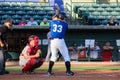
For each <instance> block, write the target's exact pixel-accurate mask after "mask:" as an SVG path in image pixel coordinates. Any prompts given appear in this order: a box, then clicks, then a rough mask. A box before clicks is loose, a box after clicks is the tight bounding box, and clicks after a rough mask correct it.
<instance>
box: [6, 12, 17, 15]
mask: <svg viewBox="0 0 120 80" xmlns="http://www.w3.org/2000/svg"><path fill="white" fill-rule="evenodd" d="M5 14H7V15H14V14H15V11H6V12H5Z"/></svg>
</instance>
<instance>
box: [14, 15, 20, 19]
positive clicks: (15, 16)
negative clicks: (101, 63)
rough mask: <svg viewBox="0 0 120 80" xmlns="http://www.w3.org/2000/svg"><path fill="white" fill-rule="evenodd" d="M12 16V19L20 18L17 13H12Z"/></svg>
mask: <svg viewBox="0 0 120 80" xmlns="http://www.w3.org/2000/svg"><path fill="white" fill-rule="evenodd" d="M12 18H13V19H19V20H20V19H21V16H19V15H13V16H12Z"/></svg>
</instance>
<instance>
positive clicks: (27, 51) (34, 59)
mask: <svg viewBox="0 0 120 80" xmlns="http://www.w3.org/2000/svg"><path fill="white" fill-rule="evenodd" d="M38 41H39V37H38V36H36V35H31V36H29V38H28V44H27V45H26V46H25V48H24V49H23V50H22V53H21V54H20V60H19V64H20V66H22V67H23V69H22V72H23V73H34V72H33V70H34V69H36V68H38V67H40V66H41V65H42V64H43V59H42V58H40V56H41V50H40V49H39V47H38Z"/></svg>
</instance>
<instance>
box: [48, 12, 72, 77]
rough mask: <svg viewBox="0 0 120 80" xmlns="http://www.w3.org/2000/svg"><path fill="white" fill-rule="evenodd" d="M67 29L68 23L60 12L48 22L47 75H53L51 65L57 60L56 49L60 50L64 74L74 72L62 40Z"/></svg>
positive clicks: (69, 74)
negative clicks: (49, 52)
mask: <svg viewBox="0 0 120 80" xmlns="http://www.w3.org/2000/svg"><path fill="white" fill-rule="evenodd" d="M67 29H68V24H67V23H66V22H65V21H64V15H63V14H62V13H59V14H58V17H57V20H52V21H51V22H50V31H51V38H52V39H51V44H50V46H51V52H52V56H51V59H50V62H49V68H48V75H53V72H52V67H53V65H54V62H55V61H56V60H57V55H58V50H59V51H60V53H61V54H62V56H63V58H64V60H65V65H66V75H67V76H72V75H74V73H73V72H72V71H71V64H70V57H69V54H68V49H67V47H66V44H65V41H64V37H65V33H66V30H67Z"/></svg>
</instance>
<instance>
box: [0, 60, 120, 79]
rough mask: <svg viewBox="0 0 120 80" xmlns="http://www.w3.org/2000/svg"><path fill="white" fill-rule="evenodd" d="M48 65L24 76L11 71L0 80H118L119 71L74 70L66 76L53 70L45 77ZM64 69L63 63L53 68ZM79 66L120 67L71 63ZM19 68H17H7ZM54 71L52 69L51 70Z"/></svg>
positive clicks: (119, 76) (117, 64)
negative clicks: (70, 74)
mask: <svg viewBox="0 0 120 80" xmlns="http://www.w3.org/2000/svg"><path fill="white" fill-rule="evenodd" d="M47 66H48V63H44V64H43V66H42V67H46V69H45V70H36V71H35V72H36V73H35V74H27V75H24V74H22V73H21V72H20V71H18V70H17V71H14V70H11V71H10V74H6V75H0V80H120V70H79V69H78V70H74V72H75V75H74V76H66V74H65V71H64V70H54V73H55V74H54V75H53V76H48V75H46V73H47ZM61 66H62V67H65V66H64V63H62V62H60V63H56V64H55V67H61ZM76 66H77V67H79V66H80V67H81V66H83V67H84V66H105V67H106V66H107V67H109V66H120V64H119V63H79V62H77V63H72V67H76ZM7 67H11V68H12V67H13V68H14V67H19V66H7ZM53 69H54V68H53Z"/></svg>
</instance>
